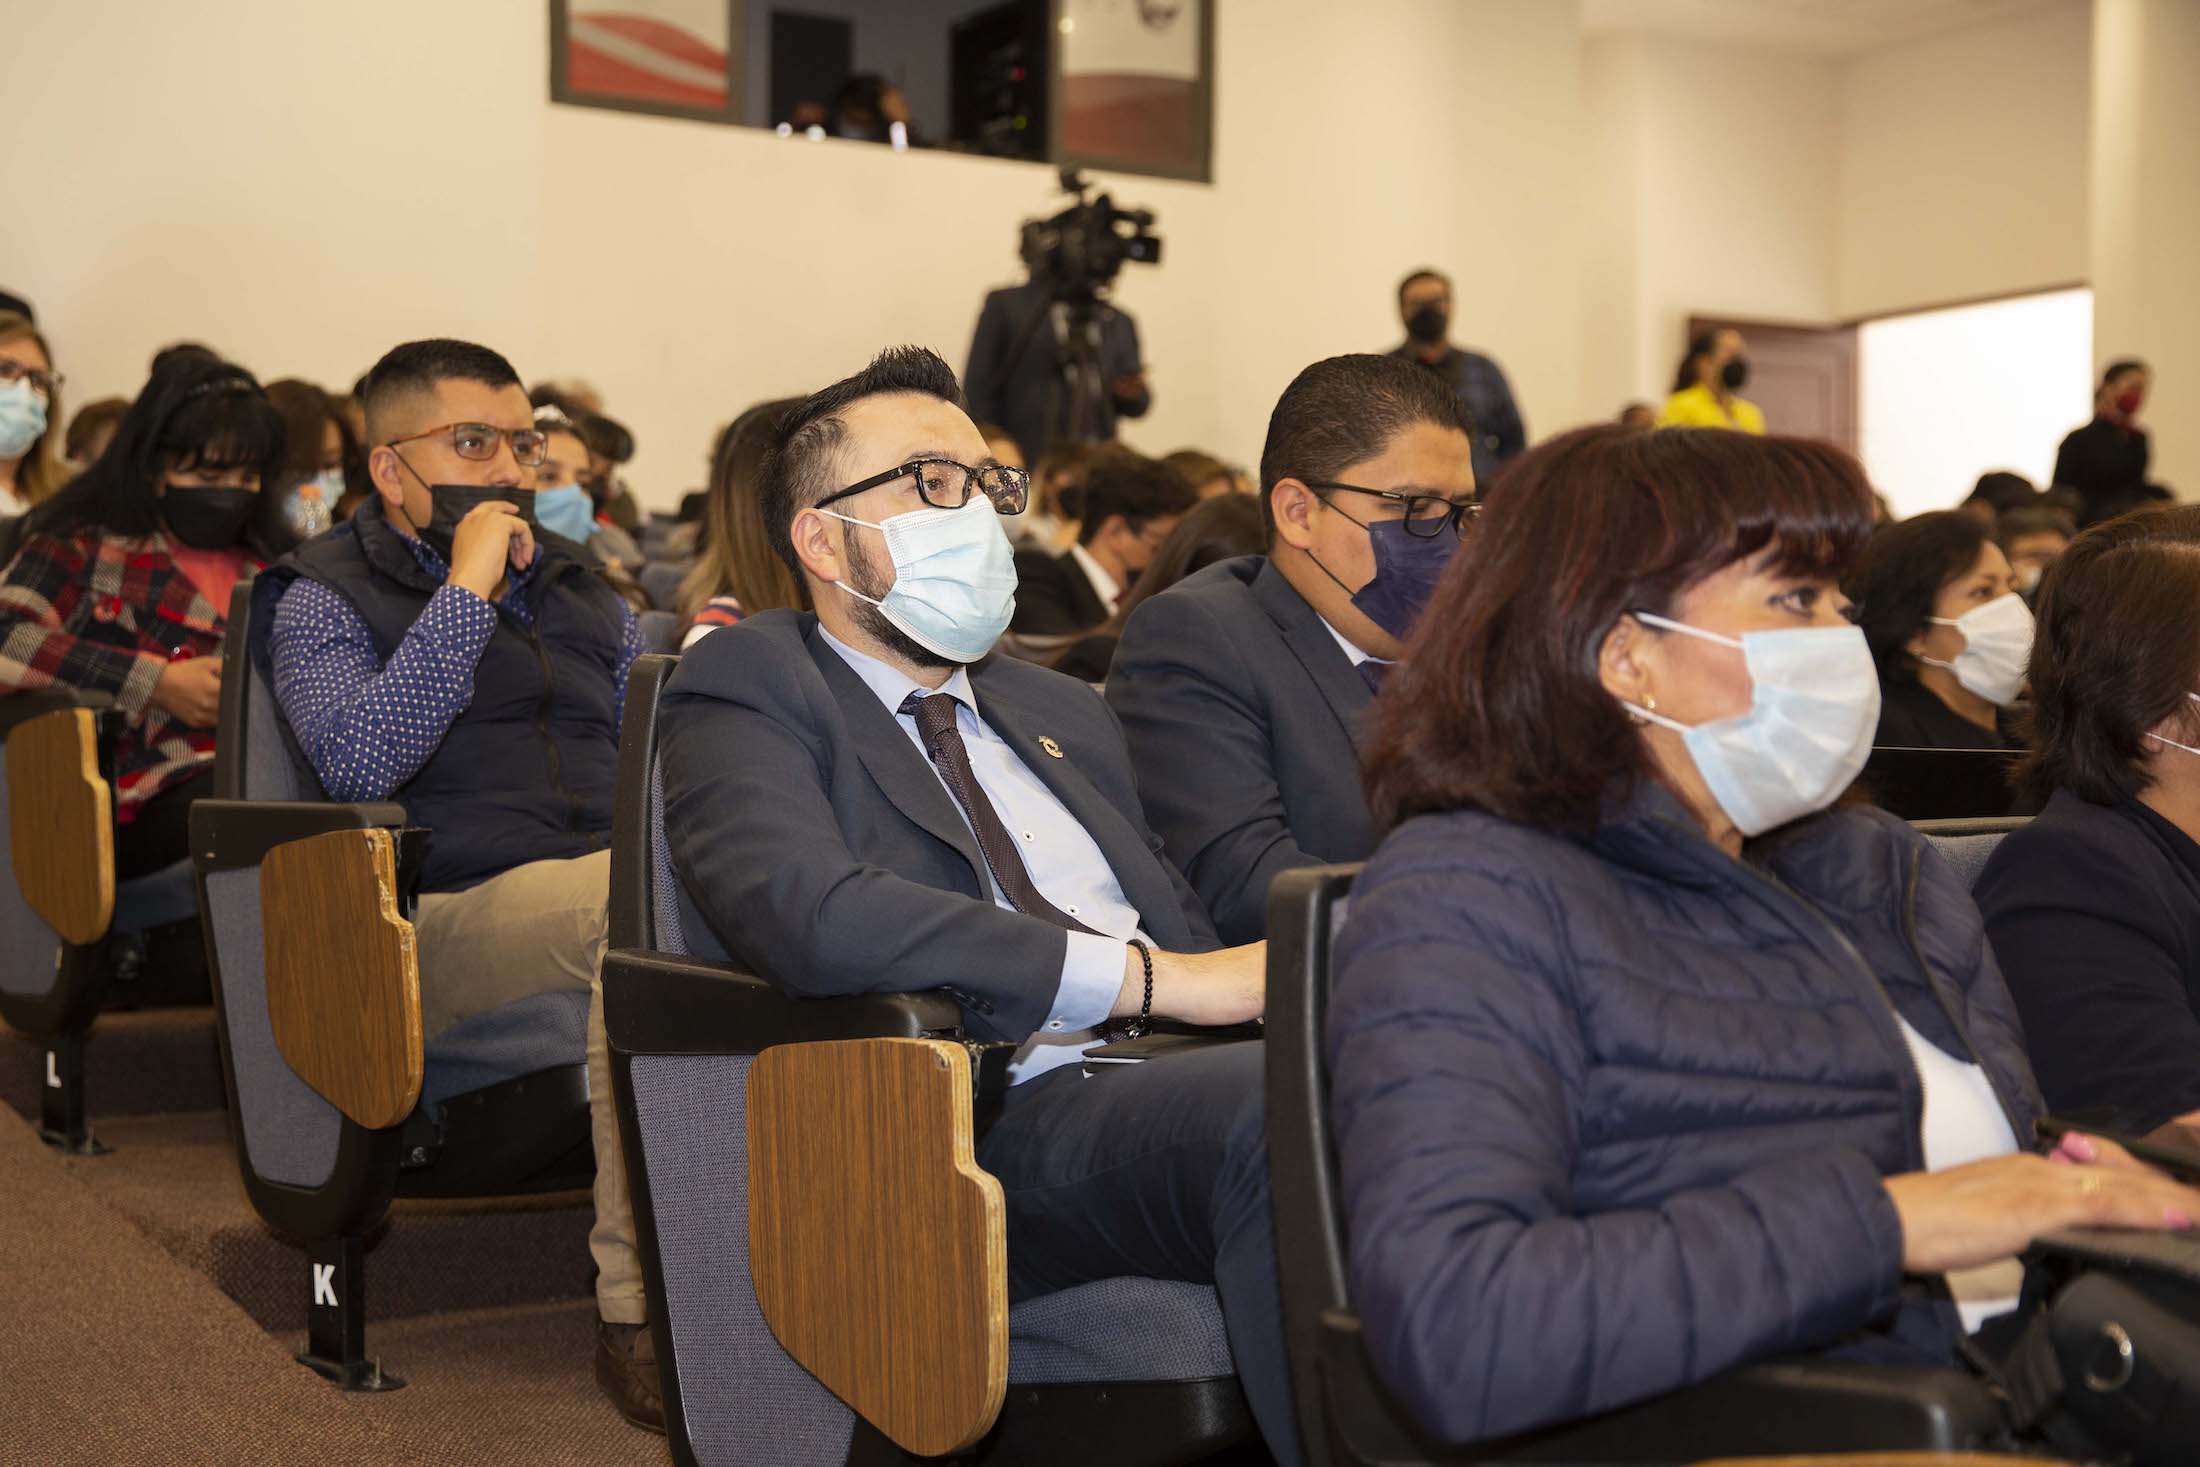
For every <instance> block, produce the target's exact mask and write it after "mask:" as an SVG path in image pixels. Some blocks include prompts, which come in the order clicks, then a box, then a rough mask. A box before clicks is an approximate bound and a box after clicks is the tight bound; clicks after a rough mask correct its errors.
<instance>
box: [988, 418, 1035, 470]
mask: <svg viewBox="0 0 2200 1467" xmlns="http://www.w3.org/2000/svg"><path fill="white" fill-rule="evenodd" d="M978 436H979V437H980V438H983V439H984V440H985V451H986V452H987V453H990V454H992V455H993V461H994V462H995V463H997V464H1000V465H1002V466H1004V467H1006V468H1011V469H1029V468H1030V467H1031V465H1030V464H1028V463H1026V462H1025V461H1024V450H1023V448H1022V447H1021V446H1020V445H1019V444H1018V443H1017V442H1016V435H1015V434H1013V433H1011V432H1009V431H1008V430H1007V429H1006V428H1004V427H1002V426H1001V425H1000V424H999V423H980V424H979V425H978Z"/></svg>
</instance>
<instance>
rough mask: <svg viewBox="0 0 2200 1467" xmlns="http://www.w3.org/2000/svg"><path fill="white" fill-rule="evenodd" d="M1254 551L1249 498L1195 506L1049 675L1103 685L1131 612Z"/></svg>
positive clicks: (1255, 526)
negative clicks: (1118, 600) (1188, 578)
mask: <svg viewBox="0 0 2200 1467" xmlns="http://www.w3.org/2000/svg"><path fill="white" fill-rule="evenodd" d="M1260 548H1261V525H1260V506H1259V505H1258V504H1257V503H1255V502H1254V500H1253V498H1252V496H1251V495H1247V494H1239V493H1236V492H1232V493H1229V494H1224V495H1220V496H1217V497H1216V498H1213V499H1205V500H1202V501H1200V502H1199V503H1198V504H1196V505H1194V506H1192V511H1191V513H1189V514H1187V515H1185V516H1184V518H1183V519H1181V520H1179V521H1177V525H1176V528H1175V529H1174V530H1171V531H1170V532H1169V538H1168V539H1166V540H1164V541H1162V542H1161V548H1160V549H1159V550H1156V551H1155V552H1154V557H1153V561H1152V563H1151V564H1149V565H1148V566H1147V567H1146V573H1145V574H1144V575H1142V576H1140V577H1139V578H1138V583H1137V584H1136V585H1134V586H1132V587H1131V589H1130V594H1129V595H1127V596H1125V597H1124V598H1123V604H1122V605H1121V606H1119V607H1117V608H1116V611H1115V615H1113V616H1111V617H1109V618H1108V619H1107V620H1106V621H1104V622H1102V623H1101V624H1100V629H1099V630H1098V631H1094V632H1088V633H1086V634H1085V635H1084V636H1082V637H1079V638H1078V639H1077V640H1076V641H1074V642H1072V643H1070V644H1069V646H1068V647H1067V648H1066V649H1065V650H1064V651H1063V653H1062V655H1061V656H1059V657H1057V658H1055V659H1054V670H1055V671H1056V672H1062V673H1067V674H1069V675H1070V676H1071V677H1073V678H1076V679H1077V680H1078V681H1079V682H1086V683H1101V682H1106V681H1107V677H1108V666H1109V664H1110V663H1112V662H1114V660H1115V648H1116V644H1117V643H1118V642H1120V641H1121V640H1122V637H1123V627H1124V624H1125V623H1126V622H1128V621H1129V620H1130V615H1131V613H1132V612H1134V611H1136V610H1137V609H1138V608H1139V607H1140V606H1142V605H1143V604H1145V602H1146V601H1147V600H1148V599H1149V598H1151V597H1153V596H1156V595H1158V594H1160V593H1161V592H1163V591H1166V590H1168V589H1169V588H1170V587H1171V586H1173V585H1175V584H1176V583H1177V582H1179V581H1181V580H1183V579H1184V578H1185V577H1186V576H1189V575H1191V574H1192V573H1193V572H1195V571H1201V570H1205V569H1206V568H1207V567H1208V566H1210V565H1213V564H1215V563H1216V562H1217V561H1222V560H1232V559H1235V558H1236V557H1238V556H1241V555H1256V554H1258V553H1259V552H1260Z"/></svg>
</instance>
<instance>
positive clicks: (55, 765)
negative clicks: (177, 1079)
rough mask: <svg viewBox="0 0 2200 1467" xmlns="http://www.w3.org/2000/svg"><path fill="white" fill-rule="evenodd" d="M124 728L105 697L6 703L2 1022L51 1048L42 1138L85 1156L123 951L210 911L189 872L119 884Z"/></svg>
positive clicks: (92, 1145) (70, 695)
mask: <svg viewBox="0 0 2200 1467" xmlns="http://www.w3.org/2000/svg"><path fill="white" fill-rule="evenodd" d="M116 717H117V715H116V714H115V713H114V712H113V706H112V702H111V700H109V699H108V698H107V697H106V696H105V695H104V694H98V693H80V692H77V691H75V690H74V689H69V688H52V689H47V690H43V691H40V692H35V693H19V694H16V695H14V696H12V697H8V698H0V738H4V739H5V741H6V745H5V747H6V763H7V769H6V778H5V779H0V852H4V857H0V859H4V861H5V864H6V866H7V868H8V869H7V872H6V874H5V875H4V876H0V1019H5V1020H6V1021H7V1023H8V1024H9V1026H10V1027H12V1028H14V1029H15V1030H17V1031H19V1032H20V1033H21V1034H23V1035H24V1036H25V1037H27V1038H29V1039H31V1040H33V1041H34V1042H35V1043H36V1044H37V1045H38V1047H39V1053H38V1056H37V1066H38V1074H37V1077H36V1080H37V1084H38V1087H39V1100H40V1105H39V1134H40V1135H41V1136H43V1137H44V1138H45V1140H46V1141H47V1142H48V1143H49V1144H51V1145H54V1146H58V1147H61V1148H63V1149H65V1150H68V1151H73V1152H77V1153H80V1154H84V1155H97V1154H98V1153H99V1152H100V1151H102V1150H104V1148H103V1147H102V1146H101V1145H100V1143H99V1141H98V1139H97V1138H96V1137H94V1136H93V1134H92V1130H91V1123H90V1119H89V1117H88V1114H87V1111H86V1094H85V1092H86V1087H85V1045H86V1042H87V1041H88V1039H89V1036H90V1032H91V1028H92V1024H93V1021H94V1020H95V1019H96V1018H98V1016H99V1010H100V1004H101V1001H102V1000H103V999H104V998H105V997H106V995H107V990H108V986H109V979H110V977H111V976H112V974H113V973H114V970H115V958H116V956H117V950H118V942H119V940H120V939H121V938H122V937H124V936H125V935H126V934H133V933H139V932H143V931H145V930H146V929H148V928H152V927H159V926H164V925H167V924H169V923H175V922H182V921H187V920H189V919H190V918H191V917H192V916H193V915H194V913H195V912H196V910H197V899H196V894H195V892H194V889H193V885H192V881H191V865H190V862H189V861H178V862H176V863H175V864H174V865H171V866H169V867H166V868H164V869H163V870H160V871H156V872H153V873H152V874H151V875H148V876H141V877H138V878H137V879H135V880H131V881H123V882H117V881H116V879H115V874H114V871H115V866H114V859H115V858H114V802H115V793H114V788H113V784H112V770H113V745H114V734H115V721H116Z"/></svg>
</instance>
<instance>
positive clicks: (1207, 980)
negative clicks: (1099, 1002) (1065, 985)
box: [1109, 942, 1268, 1027]
mask: <svg viewBox="0 0 2200 1467" xmlns="http://www.w3.org/2000/svg"><path fill="white" fill-rule="evenodd" d="M1123 959H1124V961H1123V989H1122V991H1121V992H1120V993H1118V994H1117V995H1116V996H1115V1007H1114V1008H1113V1009H1111V1010H1110V1011H1109V1017H1111V1018H1116V1019H1123V1018H1129V1017H1131V1016H1132V1015H1134V1014H1136V1013H1137V1012H1138V1008H1139V1005H1140V1004H1141V1003H1143V1002H1144V1001H1145V997H1146V966H1145V964H1144V963H1142V962H1141V961H1139V957H1138V951H1137V949H1135V948H1131V947H1127V946H1126V947H1125V949H1124V952H1123ZM1267 1010H1268V944H1267V943H1265V942H1249V943H1247V944H1245V945H1244V946H1243V947H1227V948H1224V949H1222V950H1221V951H1220V952H1211V953H1163V952H1157V953H1155V954H1154V955H1153V1012H1154V1014H1155V1015H1156V1016H1157V1017H1160V1018H1165V1019H1175V1020H1178V1021H1179V1022H1181V1023H1186V1024H1199V1025H1204V1026H1208V1027H1220V1026H1222V1025H1226V1024H1242V1023H1245V1022H1246V1021H1247V1020H1250V1019H1257V1018H1260V1017H1261V1016H1262V1015H1263V1014H1265V1013H1266V1012H1267Z"/></svg>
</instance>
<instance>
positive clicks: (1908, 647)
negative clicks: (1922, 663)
mask: <svg viewBox="0 0 2200 1467" xmlns="http://www.w3.org/2000/svg"><path fill="white" fill-rule="evenodd" d="M1932 634H1933V623H1931V622H1927V623H1925V625H1923V626H1921V627H1919V628H1918V629H1917V635H1916V636H1914V637H1912V638H1910V640H1909V641H1907V642H1904V643H1903V644H1902V650H1903V651H1905V652H1907V653H1909V654H1910V655H1911V656H1912V657H1919V658H1922V657H1929V656H1931V655H1932V654H1931V653H1929V652H1927V651H1926V650H1925V639H1926V638H1927V637H1930V636H1931V635H1932Z"/></svg>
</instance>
